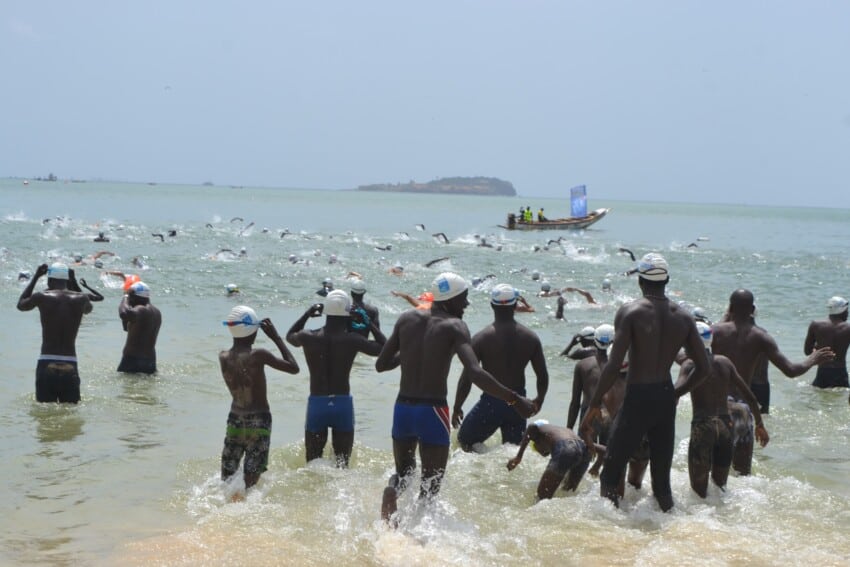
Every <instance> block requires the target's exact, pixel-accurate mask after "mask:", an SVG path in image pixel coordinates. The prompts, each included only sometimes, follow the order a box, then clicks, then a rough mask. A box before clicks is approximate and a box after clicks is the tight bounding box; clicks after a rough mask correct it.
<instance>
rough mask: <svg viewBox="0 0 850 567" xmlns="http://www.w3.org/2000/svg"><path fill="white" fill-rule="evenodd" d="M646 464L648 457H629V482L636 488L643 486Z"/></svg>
mask: <svg viewBox="0 0 850 567" xmlns="http://www.w3.org/2000/svg"><path fill="white" fill-rule="evenodd" d="M648 465H649V459H629V484H630V485H631V486H634V487H635V489H636V490H640V489H641V488H642V487H643V477H644V476H645V475H646V467H647V466H648Z"/></svg>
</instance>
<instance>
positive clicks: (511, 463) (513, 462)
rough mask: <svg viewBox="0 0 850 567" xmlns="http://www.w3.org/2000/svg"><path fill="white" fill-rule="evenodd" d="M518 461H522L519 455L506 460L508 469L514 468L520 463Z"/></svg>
mask: <svg viewBox="0 0 850 567" xmlns="http://www.w3.org/2000/svg"><path fill="white" fill-rule="evenodd" d="M520 462H522V459H520V458H519V457H514V458H513V459H510V460H509V461H508V470H509V471H512V470H514V469H515V468H516V467H517V465H518V464H520Z"/></svg>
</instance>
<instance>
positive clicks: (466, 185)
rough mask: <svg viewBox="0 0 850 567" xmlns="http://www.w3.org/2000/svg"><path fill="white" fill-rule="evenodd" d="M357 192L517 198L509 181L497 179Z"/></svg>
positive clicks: (447, 179) (454, 180)
mask: <svg viewBox="0 0 850 567" xmlns="http://www.w3.org/2000/svg"><path fill="white" fill-rule="evenodd" d="M355 191H377V192H391V193H439V194H453V195H483V196H494V195H500V196H505V197H516V194H517V193H516V189H514V186H513V184H512V183H510V182H509V181H503V180H501V179H497V178H495V177H444V178H441V179H435V180H434V181H429V182H428V183H417V182H415V181H410V182H409V183H376V184H373V185H360V186H359V187H357V189H355Z"/></svg>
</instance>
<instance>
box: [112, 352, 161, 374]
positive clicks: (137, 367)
mask: <svg viewBox="0 0 850 567" xmlns="http://www.w3.org/2000/svg"><path fill="white" fill-rule="evenodd" d="M118 372H135V373H139V374H156V359H155V358H146V357H143V356H132V355H129V354H125V355H124V356H122V357H121V363H120V364H118Z"/></svg>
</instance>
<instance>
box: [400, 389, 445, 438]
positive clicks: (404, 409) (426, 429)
mask: <svg viewBox="0 0 850 567" xmlns="http://www.w3.org/2000/svg"><path fill="white" fill-rule="evenodd" d="M450 432H451V421H450V418H449V406H448V404H447V403H446V401H445V400H438V401H435V400H417V399H412V398H406V397H403V396H399V397H398V398H397V399H396V402H395V410H394V411H393V439H398V440H399V441H408V440H411V439H417V440H419V442H420V443H425V444H427V445H441V446H444V447H448V446H449V434H450Z"/></svg>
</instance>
